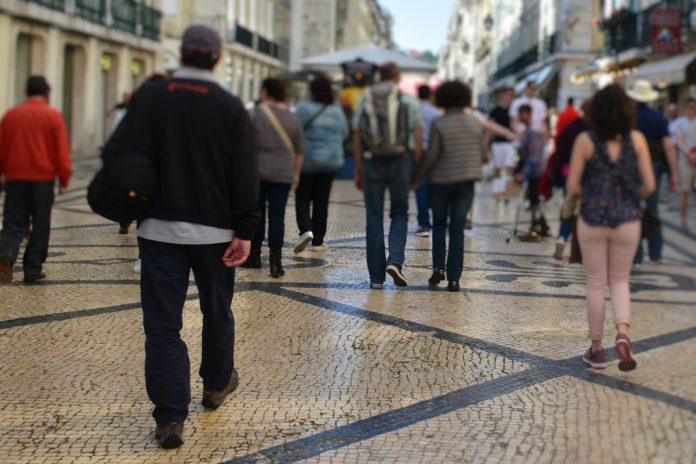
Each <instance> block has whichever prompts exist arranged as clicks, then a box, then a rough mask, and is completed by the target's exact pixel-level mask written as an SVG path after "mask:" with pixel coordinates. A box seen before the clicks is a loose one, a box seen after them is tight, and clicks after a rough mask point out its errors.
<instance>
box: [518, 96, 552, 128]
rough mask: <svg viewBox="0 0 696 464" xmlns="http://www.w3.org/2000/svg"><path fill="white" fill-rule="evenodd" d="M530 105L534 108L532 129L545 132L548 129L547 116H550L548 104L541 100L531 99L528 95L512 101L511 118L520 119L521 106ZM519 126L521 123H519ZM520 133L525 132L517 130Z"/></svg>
mask: <svg viewBox="0 0 696 464" xmlns="http://www.w3.org/2000/svg"><path fill="white" fill-rule="evenodd" d="M522 105H529V106H531V107H532V128H533V129H536V130H538V131H541V132H544V131H545V128H546V116H547V115H548V109H547V108H546V103H544V100H542V99H540V98H536V97H534V98H531V99H530V98H529V97H527V96H526V95H522V96H521V97H517V98H515V99H514V100H513V101H512V104H511V105H510V113H509V114H510V117H511V118H513V117H514V118H518V117H519V110H520V106H522ZM518 125H519V123H518ZM515 129H517V131H518V132H522V131H524V128H522V129H520V128H519V127H517V128H515Z"/></svg>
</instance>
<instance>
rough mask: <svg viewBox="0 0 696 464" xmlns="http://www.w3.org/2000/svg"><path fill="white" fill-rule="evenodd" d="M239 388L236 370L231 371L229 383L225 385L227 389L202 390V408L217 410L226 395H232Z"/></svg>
mask: <svg viewBox="0 0 696 464" xmlns="http://www.w3.org/2000/svg"><path fill="white" fill-rule="evenodd" d="M238 386H239V374H237V369H233V370H232V375H231V376H230V381H229V382H228V383H227V387H225V389H224V390H203V401H201V403H202V404H203V407H204V408H206V409H217V408H219V407H220V406H221V405H222V403H223V402H224V401H225V398H227V395H229V394H230V393H232V392H233V391H235V390H236V389H237V387H238Z"/></svg>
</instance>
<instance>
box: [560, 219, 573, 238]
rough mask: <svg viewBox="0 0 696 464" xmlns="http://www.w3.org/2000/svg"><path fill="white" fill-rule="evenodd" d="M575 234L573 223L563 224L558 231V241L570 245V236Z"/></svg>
mask: <svg viewBox="0 0 696 464" xmlns="http://www.w3.org/2000/svg"><path fill="white" fill-rule="evenodd" d="M572 232H573V223H572V222H561V227H560V228H559V229H558V241H559V242H560V241H561V240H563V243H568V239H569V238H570V234H571V233H572Z"/></svg>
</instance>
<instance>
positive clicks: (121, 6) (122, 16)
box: [111, 0, 138, 34]
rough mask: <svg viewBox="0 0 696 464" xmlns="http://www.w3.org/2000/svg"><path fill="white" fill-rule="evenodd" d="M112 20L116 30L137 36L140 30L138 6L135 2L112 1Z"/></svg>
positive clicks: (133, 0)
mask: <svg viewBox="0 0 696 464" xmlns="http://www.w3.org/2000/svg"><path fill="white" fill-rule="evenodd" d="M111 18H112V20H113V25H114V27H115V28H117V29H121V30H122V31H126V32H130V33H131V34H135V33H136V32H137V29H138V5H137V4H136V3H135V0H120V1H112V2H111Z"/></svg>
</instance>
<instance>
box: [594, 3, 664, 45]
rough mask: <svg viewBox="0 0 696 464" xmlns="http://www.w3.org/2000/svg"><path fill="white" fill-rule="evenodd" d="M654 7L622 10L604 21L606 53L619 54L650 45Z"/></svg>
mask: <svg viewBox="0 0 696 464" xmlns="http://www.w3.org/2000/svg"><path fill="white" fill-rule="evenodd" d="M652 10H653V8H649V9H647V10H644V11H641V12H639V13H634V12H631V11H627V10H622V11H620V12H618V13H616V14H615V15H614V16H612V17H611V18H607V19H606V20H605V21H604V22H603V23H602V29H604V32H605V34H604V53H605V54H608V55H617V54H619V53H621V52H624V51H626V50H630V49H632V48H637V47H638V48H642V47H647V46H649V45H650V42H651V26H650V19H651V13H652Z"/></svg>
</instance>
